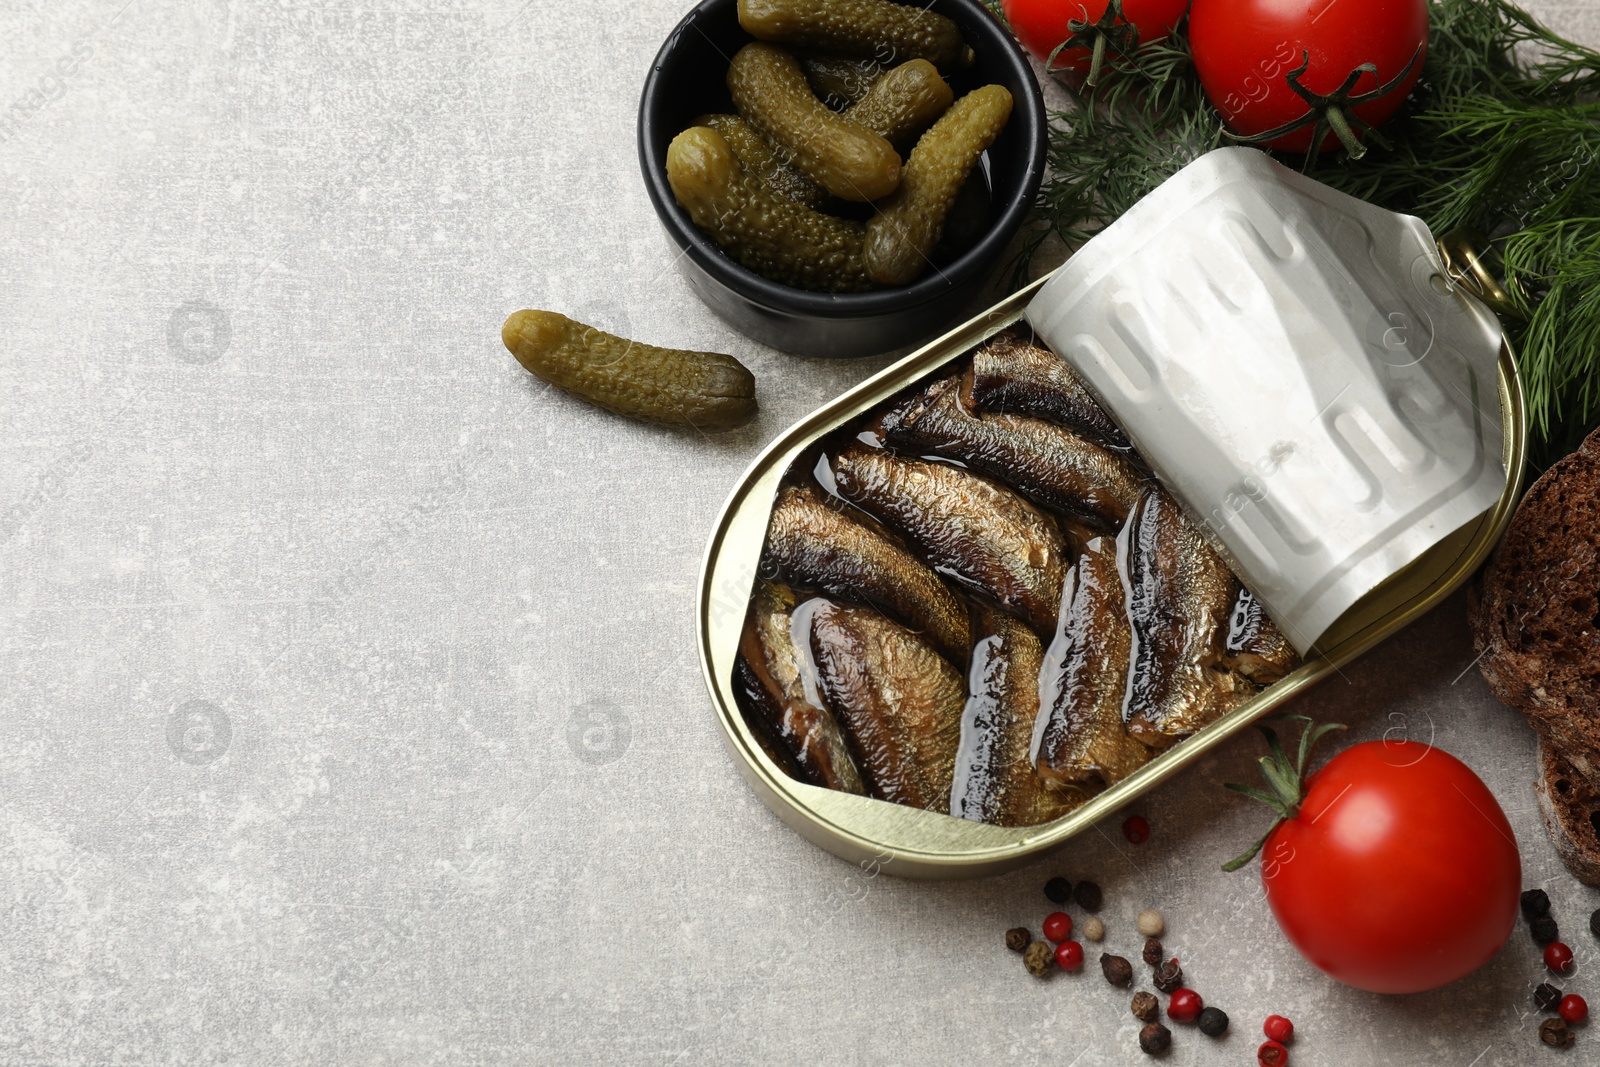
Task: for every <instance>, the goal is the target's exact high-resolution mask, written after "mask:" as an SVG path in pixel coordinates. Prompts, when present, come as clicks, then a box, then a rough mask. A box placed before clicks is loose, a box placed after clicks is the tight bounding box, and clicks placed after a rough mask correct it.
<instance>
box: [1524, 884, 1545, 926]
mask: <svg viewBox="0 0 1600 1067" xmlns="http://www.w3.org/2000/svg"><path fill="white" fill-rule="evenodd" d="M1549 914H1550V897H1549V895H1548V894H1546V893H1545V891H1544V890H1543V889H1530V890H1528V891H1527V892H1526V893H1524V894H1522V917H1523V918H1524V919H1537V918H1538V917H1539V916H1541V915H1549Z"/></svg>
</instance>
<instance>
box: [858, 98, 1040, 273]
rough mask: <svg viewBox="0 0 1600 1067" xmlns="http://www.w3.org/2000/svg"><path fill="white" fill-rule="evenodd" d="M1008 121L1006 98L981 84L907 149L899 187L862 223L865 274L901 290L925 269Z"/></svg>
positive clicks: (1008, 112) (1009, 107) (1008, 105)
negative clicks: (960, 198) (957, 203)
mask: <svg viewBox="0 0 1600 1067" xmlns="http://www.w3.org/2000/svg"><path fill="white" fill-rule="evenodd" d="M1010 116H1011V93H1010V92H1008V91H1007V90H1006V88H1005V87H1004V86H1001V85H986V86H984V87H983V88H981V89H975V90H973V91H972V92H970V93H968V94H967V95H966V96H963V97H962V98H961V99H960V100H957V101H956V102H955V103H954V104H953V105H952V106H951V108H950V110H949V111H946V112H945V113H944V117H943V118H941V119H940V120H939V121H938V122H936V123H934V124H933V128H932V129H930V130H929V131H928V132H927V133H925V134H923V135H922V139H921V140H919V141H918V142H917V146H916V147H915V148H913V149H912V150H911V157H910V158H909V159H908V160H906V165H905V170H904V172H903V174H902V176H901V181H900V188H899V189H898V190H897V191H896V192H895V194H894V196H892V197H890V198H889V199H888V200H887V201H885V202H884V203H883V204H882V205H881V206H880V208H879V211H878V213H877V214H876V215H875V216H873V218H872V221H871V222H869V223H867V243H866V248H865V251H864V255H865V258H866V264H867V274H868V276H869V277H871V279H872V280H873V281H875V282H877V283H878V284H880V285H903V284H905V283H906V282H909V281H912V280H913V279H915V278H916V277H917V275H919V274H921V273H922V271H923V269H924V268H925V267H927V266H928V264H929V262H930V260H931V256H932V254H933V250H934V246H936V245H937V244H938V243H939V238H940V236H941V235H942V233H943V232H944V224H945V219H946V217H947V216H948V215H949V213H950V209H951V207H952V206H953V205H954V204H955V201H956V194H957V193H959V192H960V190H961V185H962V183H963V182H965V181H966V180H967V175H968V174H970V173H971V172H972V168H973V166H974V165H975V164H976V163H977V162H978V157H979V156H980V155H982V154H983V151H984V149H986V148H988V147H989V145H990V144H992V143H993V142H994V139H995V138H996V137H997V136H999V134H1000V130H1001V128H1002V127H1004V126H1005V124H1006V120H1007V119H1008V118H1010Z"/></svg>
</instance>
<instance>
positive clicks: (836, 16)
mask: <svg viewBox="0 0 1600 1067" xmlns="http://www.w3.org/2000/svg"><path fill="white" fill-rule="evenodd" d="M739 25H741V26H743V27H744V28H745V32H747V33H749V34H750V36H752V37H754V38H756V39H757V40H762V41H776V42H779V43H782V44H797V45H807V46H810V47H813V48H825V49H828V50H830V51H834V52H843V53H845V54H847V55H861V56H872V57H873V58H875V59H885V58H889V59H891V60H892V61H893V62H896V63H904V62H905V61H906V60H908V59H926V60H928V61H929V62H930V63H936V64H938V65H939V66H940V67H941V68H944V69H946V70H949V69H952V68H956V67H967V66H971V64H972V60H973V54H972V49H971V48H969V47H968V46H967V42H966V41H964V40H962V39H961V30H960V28H958V27H957V26H956V24H955V23H954V22H951V21H950V20H949V19H947V18H945V17H944V16H943V15H937V14H934V13H933V12H932V11H929V10H927V9H926V8H925V7H921V6H912V5H910V4H895V3H890V2H889V0H739Z"/></svg>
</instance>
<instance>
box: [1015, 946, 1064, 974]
mask: <svg viewBox="0 0 1600 1067" xmlns="http://www.w3.org/2000/svg"><path fill="white" fill-rule="evenodd" d="M1022 965H1023V966H1024V967H1026V968H1028V973H1029V974H1031V975H1033V976H1034V977H1035V978H1043V977H1044V976H1045V975H1047V974H1049V973H1050V969H1051V968H1052V967H1054V966H1055V965H1056V950H1055V948H1054V947H1053V946H1052V945H1051V944H1050V942H1048V941H1035V942H1033V943H1032V944H1030V945H1029V946H1028V947H1027V948H1025V949H1023V951H1022Z"/></svg>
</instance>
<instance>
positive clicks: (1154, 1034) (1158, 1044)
mask: <svg viewBox="0 0 1600 1067" xmlns="http://www.w3.org/2000/svg"><path fill="white" fill-rule="evenodd" d="M1569 1040H1570V1037H1569ZM1139 1047H1140V1048H1142V1049H1144V1051H1146V1052H1147V1053H1149V1054H1150V1055H1152V1056H1159V1055H1160V1054H1161V1053H1163V1052H1165V1051H1167V1049H1169V1048H1171V1047H1172V1031H1171V1030H1168V1029H1167V1028H1166V1027H1165V1026H1162V1025H1161V1024H1160V1023H1150V1024H1148V1025H1146V1026H1145V1028H1144V1029H1143V1030H1140V1031H1139Z"/></svg>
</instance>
